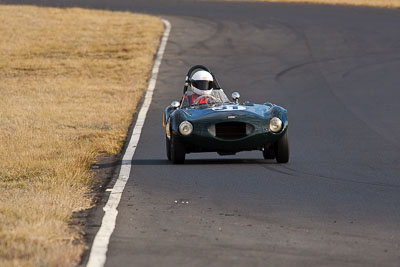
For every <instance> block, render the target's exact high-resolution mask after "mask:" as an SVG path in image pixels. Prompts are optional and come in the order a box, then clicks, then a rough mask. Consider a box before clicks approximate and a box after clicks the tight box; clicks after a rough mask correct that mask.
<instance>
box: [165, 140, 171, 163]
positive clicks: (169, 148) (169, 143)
mask: <svg viewBox="0 0 400 267" xmlns="http://www.w3.org/2000/svg"><path fill="white" fill-rule="evenodd" d="M165 148H166V150H167V158H168V160H171V141H170V140H169V138H168V137H167V136H165Z"/></svg>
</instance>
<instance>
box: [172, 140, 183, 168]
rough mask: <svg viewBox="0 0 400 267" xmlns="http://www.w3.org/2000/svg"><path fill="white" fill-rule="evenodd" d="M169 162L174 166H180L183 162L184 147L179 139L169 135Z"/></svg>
mask: <svg viewBox="0 0 400 267" xmlns="http://www.w3.org/2000/svg"><path fill="white" fill-rule="evenodd" d="M170 147H171V161H172V163H174V164H182V163H183V162H184V161H185V156H186V153H185V147H184V146H183V144H182V143H181V142H180V141H179V139H178V138H177V137H176V136H174V135H171V146H170Z"/></svg>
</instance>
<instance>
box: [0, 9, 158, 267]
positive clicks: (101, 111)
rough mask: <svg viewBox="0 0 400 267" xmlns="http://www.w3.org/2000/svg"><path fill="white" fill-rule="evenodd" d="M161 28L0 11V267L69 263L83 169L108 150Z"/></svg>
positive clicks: (75, 252)
mask: <svg viewBox="0 0 400 267" xmlns="http://www.w3.org/2000/svg"><path fill="white" fill-rule="evenodd" d="M162 31H163V26H162V22H161V20H160V19H159V18H154V17H150V16H145V15H134V14H130V13H121V12H120V13H117V12H105V11H89V10H83V9H54V8H38V7H32V6H28V7H27V6H24V7H22V6H4V5H3V6H1V5H0V36H1V37H0V151H1V152H0V155H1V156H0V266H38V265H39V266H56V265H57V266H71V265H74V264H76V263H77V261H79V259H80V255H81V253H82V251H83V248H84V244H83V242H82V237H81V234H80V232H79V231H80V229H78V228H71V227H70V226H69V222H70V220H71V215H72V213H73V212H75V211H79V210H81V209H86V208H88V207H89V206H90V205H91V199H90V195H89V194H88V192H90V187H91V184H92V182H93V181H92V180H93V177H92V173H91V172H90V165H91V164H92V163H93V162H95V160H96V156H97V155H99V154H108V153H116V152H118V151H119V150H120V148H121V146H122V144H123V142H124V139H125V137H126V133H127V129H128V126H129V124H130V122H131V116H132V114H133V113H134V112H135V107H136V104H137V103H138V100H139V99H140V97H141V95H142V92H143V91H144V90H145V88H146V86H147V78H148V75H149V71H150V69H151V66H152V62H153V56H154V54H155V52H156V49H157V47H158V44H159V37H160V35H161V34H162Z"/></svg>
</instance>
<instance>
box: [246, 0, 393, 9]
mask: <svg viewBox="0 0 400 267" xmlns="http://www.w3.org/2000/svg"><path fill="white" fill-rule="evenodd" d="M250 1H263V2H288V3H317V4H327V5H353V6H372V7H388V8H400V0H250Z"/></svg>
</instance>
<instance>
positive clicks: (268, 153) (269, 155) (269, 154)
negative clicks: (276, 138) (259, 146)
mask: <svg viewBox="0 0 400 267" xmlns="http://www.w3.org/2000/svg"><path fill="white" fill-rule="evenodd" d="M263 156H264V159H274V158H275V150H274V148H273V147H270V146H264V150H263Z"/></svg>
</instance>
